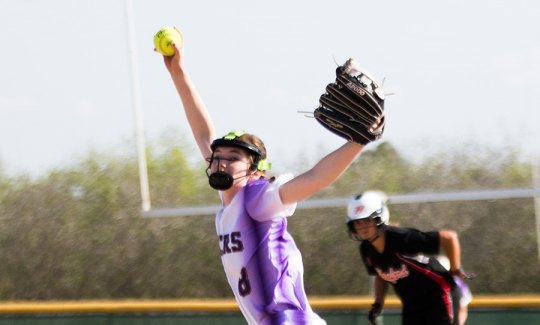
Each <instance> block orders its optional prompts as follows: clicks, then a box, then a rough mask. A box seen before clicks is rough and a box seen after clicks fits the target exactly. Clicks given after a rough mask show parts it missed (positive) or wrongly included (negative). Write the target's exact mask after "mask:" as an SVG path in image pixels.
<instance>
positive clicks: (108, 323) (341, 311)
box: [0, 295, 540, 325]
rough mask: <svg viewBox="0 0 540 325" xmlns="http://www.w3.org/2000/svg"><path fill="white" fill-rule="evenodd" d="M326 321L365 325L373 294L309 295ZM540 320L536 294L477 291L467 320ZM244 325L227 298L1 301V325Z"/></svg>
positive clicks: (390, 323) (391, 309)
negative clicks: (491, 294) (483, 294)
mask: <svg viewBox="0 0 540 325" xmlns="http://www.w3.org/2000/svg"><path fill="white" fill-rule="evenodd" d="M310 301H311V304H312V306H313V309H315V310H316V311H317V312H318V313H319V314H320V315H321V316H322V317H323V318H324V319H325V320H326V321H327V323H328V325H334V324H335V325H338V324H339V325H348V324H351V325H353V324H354V325H359V324H367V321H366V312H367V310H368V309H369V307H370V305H371V303H372V298H371V297H367V296H363V297H311V298H310ZM400 307H401V304H400V302H399V300H398V299H396V298H395V297H389V298H388V299H387V302H386V309H385V314H384V319H383V322H384V325H398V324H400V312H399V311H400ZM510 322H513V323H515V324H520V325H527V324H531V325H533V324H534V325H536V324H540V295H508V296H475V298H474V300H473V302H472V303H471V305H470V312H469V322H468V323H467V324H472V325H474V324H477V325H488V324H489V325H498V324H501V325H502V324H509V323H510ZM12 324H16V325H72V324H73V325H75V324H76V325H128V324H131V325H169V324H171V325H172V324H175V325H178V324H186V325H198V324H200V325H210V324H219V325H229V324H230V325H233V324H234V325H236V324H245V321H244V320H243V318H242V316H241V314H240V312H239V309H238V306H237V305H236V302H235V301H234V300H229V299H204V300H203V299H182V300H114V301H103V300H99V301H89V300H87V301H47V302H4V303H0V325H12Z"/></svg>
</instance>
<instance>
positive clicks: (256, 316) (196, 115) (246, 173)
mask: <svg viewBox="0 0 540 325" xmlns="http://www.w3.org/2000/svg"><path fill="white" fill-rule="evenodd" d="M164 61H165V65H166V67H167V70H168V71H169V73H170V75H171V77H172V80H173V82H174V85H175V87H176V90H177V91H178V94H179V96H180V98H181V101H182V104H183V108H184V112H185V114H186V117H187V120H188V122H189V125H190V127H191V131H192V133H193V136H194V138H195V141H196V143H197V145H198V147H199V150H200V152H201V154H202V157H203V158H204V159H205V160H206V161H207V162H208V169H207V175H208V178H209V183H210V185H211V186H212V187H213V188H215V189H217V190H218V191H219V197H220V198H221V201H222V208H221V210H220V211H219V212H218V214H217V215H216V231H217V235H218V238H219V242H220V249H221V260H222V263H223V268H224V270H225V273H226V275H227V279H228V282H229V285H230V286H231V289H232V291H233V293H234V295H235V297H236V300H237V302H238V304H239V305H240V309H241V311H242V313H243V315H244V317H245V319H246V320H247V321H248V323H249V324H325V322H324V321H323V320H322V319H321V318H320V317H319V316H318V315H316V314H315V313H314V312H313V311H312V309H311V307H310V305H309V303H308V300H307V297H306V293H305V290H304V285H303V265H302V257H301V255H300V251H299V250H298V248H297V247H296V245H295V242H294V240H293V238H292V237H291V235H290V234H289V232H288V231H287V218H286V217H287V216H290V215H292V214H293V212H294V210H295V208H296V203H297V202H298V201H300V200H303V199H306V198H307V197H309V196H311V195H312V194H314V193H315V192H317V191H318V190H320V189H322V188H324V187H326V186H328V185H330V184H331V183H332V182H334V181H335V180H336V179H337V178H338V177H339V176H340V175H341V174H342V173H343V171H345V169H346V168H347V167H348V166H349V165H350V164H351V162H352V161H353V160H354V159H355V157H356V156H357V155H358V154H359V153H360V151H361V150H362V148H363V147H364V146H363V145H361V144H358V143H355V142H347V143H345V144H344V145H342V146H341V147H339V148H338V149H336V150H335V151H333V152H331V153H330V154H328V155H327V156H326V157H324V158H323V159H321V160H320V161H319V162H318V163H317V164H316V165H315V166H314V167H313V168H311V169H310V170H308V171H307V172H305V173H303V174H301V175H299V176H297V177H294V178H293V177H292V175H283V176H280V177H277V178H271V179H268V178H266V177H265V171H266V170H267V169H268V168H269V163H268V162H267V161H266V148H265V146H264V144H263V142H262V141H261V140H260V139H259V138H258V137H256V136H254V135H251V134H247V133H244V132H231V133H229V134H227V135H226V136H224V137H222V138H219V139H216V136H215V130H214V125H213V121H212V119H211V117H210V115H209V113H208V111H207V109H206V107H205V105H204V104H203V101H202V100H201V98H200V97H199V94H198V92H197V90H196V88H195V86H194V85H193V83H192V81H191V79H190V77H189V76H188V73H187V71H186V69H185V64H184V53H183V49H180V48H178V47H177V46H176V45H175V54H174V55H173V56H170V57H167V56H165V57H164ZM231 113H232V112H231ZM257 123H264V121H255V123H254V126H256V124H257ZM374 126H375V127H378V125H374Z"/></svg>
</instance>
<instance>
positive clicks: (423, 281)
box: [360, 226, 455, 310]
mask: <svg viewBox="0 0 540 325" xmlns="http://www.w3.org/2000/svg"><path fill="white" fill-rule="evenodd" d="M384 231H385V247H384V251H383V252H382V253H379V252H377V251H376V250H375V247H374V246H373V245H371V243H370V242H369V241H362V243H361V244H360V254H361V256H362V259H363V261H364V264H365V265H366V268H367V270H368V273H369V274H371V275H378V276H379V277H381V278H382V279H383V280H385V281H387V282H390V283H391V284H392V285H393V287H394V290H395V292H396V294H397V295H398V296H399V297H400V300H401V302H402V304H403V307H404V309H414V310H419V309H423V308H426V307H428V306H429V305H431V304H432V303H434V302H440V303H443V304H444V305H445V306H446V307H447V308H450V309H451V308H452V301H451V297H450V291H451V290H452V289H453V288H454V287H455V283H454V281H453V280H452V277H451V276H450V275H449V274H448V272H447V271H446V270H445V269H444V268H443V267H442V266H441V264H440V263H439V262H438V261H437V260H436V259H435V258H433V257H428V256H426V255H435V254H438V253H439V247H440V238H439V233H438V232H422V231H419V230H417V229H413V228H402V227H390V226H387V227H385V230H384Z"/></svg>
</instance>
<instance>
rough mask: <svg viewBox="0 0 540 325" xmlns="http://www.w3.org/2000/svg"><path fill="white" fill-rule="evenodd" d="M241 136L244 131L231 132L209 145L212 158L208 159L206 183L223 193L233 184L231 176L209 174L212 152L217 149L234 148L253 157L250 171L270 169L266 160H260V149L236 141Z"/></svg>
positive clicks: (244, 142)
mask: <svg viewBox="0 0 540 325" xmlns="http://www.w3.org/2000/svg"><path fill="white" fill-rule="evenodd" d="M243 134H245V132H244V131H232V132H229V133H228V134H227V135H226V136H224V137H223V138H219V139H216V140H214V141H213V142H212V144H211V145H210V148H211V149H212V156H211V157H210V160H209V164H208V168H207V169H206V175H207V176H208V182H209V184H210V186H211V187H212V188H214V189H216V190H220V191H224V190H228V189H229V188H231V187H232V185H233V183H234V178H233V177H232V175H230V174H228V173H226V172H223V171H216V172H214V173H211V174H210V173H209V170H210V166H211V165H212V163H213V161H214V151H216V149H217V148H218V147H236V148H240V149H244V150H246V151H247V152H248V153H249V154H250V155H251V156H252V157H253V163H252V164H251V167H250V170H251V171H266V170H269V169H270V168H271V166H272V164H271V163H270V162H268V161H266V159H261V158H262V151H261V149H259V148H258V147H257V146H256V145H254V144H251V143H249V142H246V141H243V140H240V139H238V137H240V136H241V135H243Z"/></svg>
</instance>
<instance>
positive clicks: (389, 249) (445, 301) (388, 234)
mask: <svg viewBox="0 0 540 325" xmlns="http://www.w3.org/2000/svg"><path fill="white" fill-rule="evenodd" d="M347 212H348V213H347V218H346V222H347V228H348V231H349V234H350V235H351V237H352V238H354V239H357V240H360V241H361V243H360V255H361V257H362V261H363V262H364V264H365V266H366V268H367V271H368V273H369V274H370V275H373V276H375V281H374V298H375V302H374V303H373V305H372V308H371V310H370V311H369V315H368V318H369V321H370V324H377V317H378V316H379V315H380V314H381V312H382V310H383V307H384V301H385V298H386V294H387V292H388V285H389V284H391V285H392V286H393V288H394V290H395V292H396V294H397V295H398V297H399V298H400V300H401V302H402V306H403V310H402V324H404V325H423V324H425V325H457V324H458V317H457V315H458V312H459V300H460V290H459V289H458V287H457V285H456V283H455V282H454V280H453V278H452V276H453V275H455V276H458V277H459V278H463V279H466V278H470V277H471V275H470V274H468V273H466V272H464V271H463V269H462V268H461V248H460V244H459V240H458V236H457V234H456V233H455V232H454V231H451V230H440V231H431V232H422V231H420V230H417V229H414V228H404V227H393V226H388V220H389V217H390V213H389V211H388V207H387V205H386V195H384V193H382V192H378V191H366V192H364V193H363V194H361V195H358V196H355V197H354V198H352V199H351V200H350V202H349V204H348V208H347ZM440 248H442V250H443V251H444V253H445V255H446V256H447V257H448V260H449V263H450V270H449V271H447V270H445V269H444V268H443V267H442V266H441V264H440V263H439V262H437V260H436V259H435V258H434V257H430V256H429V255H432V256H434V255H436V254H438V253H439V251H440Z"/></svg>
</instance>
